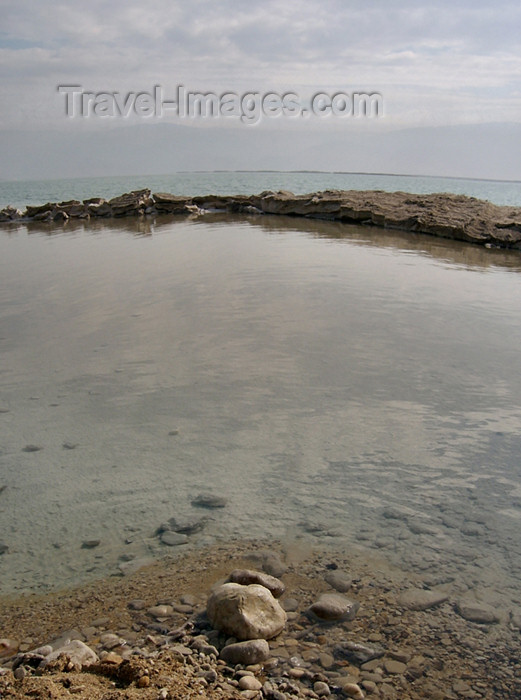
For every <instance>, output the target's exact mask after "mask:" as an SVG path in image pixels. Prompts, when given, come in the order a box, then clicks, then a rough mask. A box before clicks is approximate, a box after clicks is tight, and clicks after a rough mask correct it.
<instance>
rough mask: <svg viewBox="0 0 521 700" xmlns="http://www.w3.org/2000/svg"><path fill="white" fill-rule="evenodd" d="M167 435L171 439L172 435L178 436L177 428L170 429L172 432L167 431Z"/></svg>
mask: <svg viewBox="0 0 521 700" xmlns="http://www.w3.org/2000/svg"><path fill="white" fill-rule="evenodd" d="M168 434H169V435H170V436H171V437H173V436H174V435H179V428H172V430H169V431H168Z"/></svg>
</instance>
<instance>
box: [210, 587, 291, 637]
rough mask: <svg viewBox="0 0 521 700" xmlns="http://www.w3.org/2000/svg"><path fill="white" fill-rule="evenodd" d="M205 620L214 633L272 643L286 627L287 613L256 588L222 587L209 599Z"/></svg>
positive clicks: (263, 590)
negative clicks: (272, 639) (208, 622)
mask: <svg viewBox="0 0 521 700" xmlns="http://www.w3.org/2000/svg"><path fill="white" fill-rule="evenodd" d="M206 612H207V614H208V619H209V620H210V622H211V624H212V626H213V627H214V628H215V629H218V630H221V631H222V632H224V633H225V634H227V635H229V636H231V637H236V638H237V639H239V640H246V639H271V638H272V637H275V636H276V635H277V634H279V633H280V632H281V631H282V630H283V629H284V626H285V624H286V613H285V612H284V610H283V609H282V607H281V606H280V604H279V603H278V602H277V601H276V600H275V598H274V597H273V595H272V594H271V593H270V591H269V590H268V589H267V588H265V587H264V586H260V585H259V584H256V583H254V584H251V585H249V586H241V584H239V583H224V584H222V585H221V586H218V587H217V588H216V589H215V590H214V591H213V592H212V594H211V595H210V597H209V598H208V603H207V606H206Z"/></svg>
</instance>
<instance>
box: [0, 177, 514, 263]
mask: <svg viewBox="0 0 521 700" xmlns="http://www.w3.org/2000/svg"><path fill="white" fill-rule="evenodd" d="M217 211H227V212H233V213H241V214H246V215H267V214H271V215H285V216H299V217H308V218H315V219H327V220H333V221H340V222H344V223H348V224H349V223H351V224H363V225H368V226H377V227H380V228H384V229H394V230H401V231H410V232H415V233H423V234H428V235H432V236H438V237H442V238H450V239H454V240H458V241H466V242H468V243H475V244H478V245H483V246H485V247H489V248H491V247H497V248H515V249H521V207H510V206H498V205H495V204H492V203H490V202H487V201H484V200H479V199H476V198H474V197H467V196H465V195H455V194H425V195H418V194H409V193H406V192H383V191H379V190H378V191H355V190H351V191H337V190H327V191H324V192H315V193H311V194H306V195H295V194H293V193H292V192H286V191H279V192H271V191H267V192H262V193H261V194H257V195H217V196H213V195H207V196H195V197H183V196H178V195H174V194H169V193H164V192H159V193H154V194H152V193H151V191H150V190H149V189H143V190H136V191H133V192H129V193H126V194H122V195H120V196H118V197H114V198H113V199H110V200H105V199H103V198H102V197H93V198H91V199H86V200H83V201H79V200H69V201H65V202H48V203H46V204H42V205H39V206H28V207H27V208H26V209H25V211H20V210H18V209H14V208H13V207H7V208H5V209H3V210H2V211H0V223H4V224H12V223H23V222H26V221H39V222H61V223H63V224H66V223H67V221H69V219H91V218H93V219H97V218H119V217H126V216H139V217H156V216H160V215H164V214H170V215H185V216H186V215H204V214H205V213H209V212H212V213H213V212H217Z"/></svg>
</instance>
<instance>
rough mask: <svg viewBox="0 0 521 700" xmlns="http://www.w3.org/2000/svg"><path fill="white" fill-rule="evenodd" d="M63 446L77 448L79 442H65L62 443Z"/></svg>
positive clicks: (70, 448)
mask: <svg viewBox="0 0 521 700" xmlns="http://www.w3.org/2000/svg"><path fill="white" fill-rule="evenodd" d="M62 447H63V449H64V450H75V449H76V448H77V447H78V443H77V442H64V443H62Z"/></svg>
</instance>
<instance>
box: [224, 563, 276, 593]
mask: <svg viewBox="0 0 521 700" xmlns="http://www.w3.org/2000/svg"><path fill="white" fill-rule="evenodd" d="M228 580H229V581H231V582H232V583H240V584H242V585H243V586H248V585H249V584H251V583H258V584H259V585H261V586H264V588H267V589H268V590H269V591H270V592H271V594H272V596H273V597H274V598H280V596H281V595H282V594H283V593H284V591H285V590H286V587H285V585H284V584H283V583H282V581H281V580H280V579H278V578H275V576H270V575H269V574H265V573H263V572H262V571H253V570H251V569H234V570H233V571H232V573H231V574H230V576H229V577H228Z"/></svg>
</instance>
